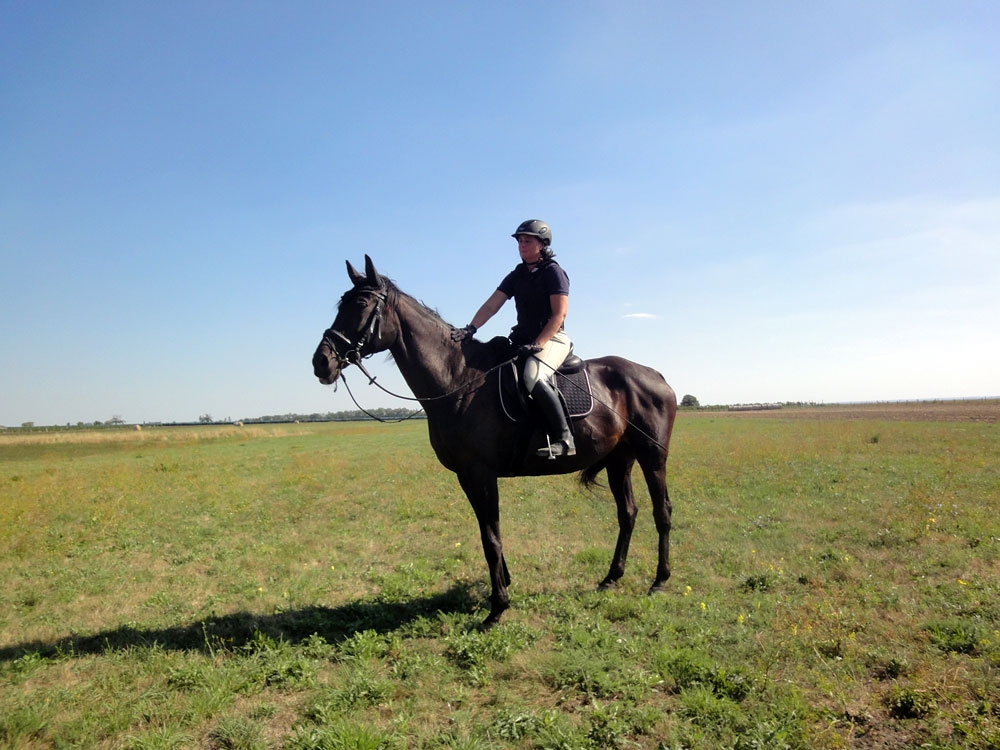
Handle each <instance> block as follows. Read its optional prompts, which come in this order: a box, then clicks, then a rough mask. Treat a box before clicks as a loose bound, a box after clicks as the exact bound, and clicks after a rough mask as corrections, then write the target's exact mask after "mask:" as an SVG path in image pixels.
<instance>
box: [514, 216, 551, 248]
mask: <svg viewBox="0 0 1000 750" xmlns="http://www.w3.org/2000/svg"><path fill="white" fill-rule="evenodd" d="M519 234H529V235H531V236H532V237H537V238H538V239H540V240H541V241H542V244H543V245H545V247H548V246H549V245H551V244H552V230H551V229H549V225H548V224H546V223H545V222H544V221H541V220H539V219H528V220H527V221H522V222H521V224H520V225H519V226H518V227H517V229H515V230H514V234H512V235H511V237H515V238H516V237H517V235H519Z"/></svg>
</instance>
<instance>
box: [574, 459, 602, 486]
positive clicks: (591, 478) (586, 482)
mask: <svg viewBox="0 0 1000 750" xmlns="http://www.w3.org/2000/svg"><path fill="white" fill-rule="evenodd" d="M607 463H608V462H607V460H606V459H603V458H602V459H601V460H600V461H598V462H597V463H596V464H592V465H590V466H588V467H587V468H586V469H584V470H583V471H581V472H580V484H582V485H583V486H584V487H585V488H586V489H588V490H592V489H594V487H598V486H600V482H598V481H597V475H598V474H600V473H601V472H602V471H604V467H605V466H607Z"/></svg>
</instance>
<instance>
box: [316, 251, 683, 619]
mask: <svg viewBox="0 0 1000 750" xmlns="http://www.w3.org/2000/svg"><path fill="white" fill-rule="evenodd" d="M347 275H348V277H349V279H350V281H351V283H352V287H351V288H349V289H348V290H347V292H345V293H344V295H343V297H342V298H341V300H340V303H339V305H338V310H337V316H336V319H335V320H334V321H333V324H332V325H331V326H330V327H329V328H328V329H327V330H326V331H325V332H324V333H323V338H322V340H321V341H320V344H319V346H318V347H317V348H316V351H315V354H314V355H313V360H312V364H313V373H314V374H315V376H316V377H317V378H318V379H319V381H320V383H323V384H324V385H330V384H333V383H335V382H336V381H337V379H338V377H339V376H340V373H341V371H342V370H343V368H345V367H347V366H348V365H350V364H354V365H357V366H358V367H360V368H361V369H362V371H364V366H363V364H362V362H361V360H362V359H363V358H366V357H368V356H370V355H372V354H375V353H377V352H382V351H386V350H388V351H389V352H390V353H391V355H392V357H393V360H394V361H395V363H396V366H397V367H398V368H399V371H400V374H401V375H402V376H403V379H404V380H405V381H406V384H407V386H408V387H409V388H410V390H411V391H412V392H413V394H414V396H415V397H416V399H415V400H417V401H419V402H420V404H421V406H422V407H423V409H424V411H425V412H426V415H427V426H428V431H429V435H430V443H431V446H432V447H433V449H434V453H435V454H436V456H437V458H438V460H439V461H440V462H441V464H442V465H443V466H444V467H445V468H447V469H449V470H450V471H452V472H454V473H455V474H456V476H457V477H458V481H459V484H460V485H461V487H462V490H463V491H464V492H465V495H466V496H467V498H468V500H469V503H470V504H471V505H472V509H473V511H474V512H475V515H476V520H477V521H478V523H479V532H480V536H481V538H482V545H483V553H484V555H485V557H486V564H487V567H488V568H489V574H490V584H491V589H492V590H491V593H490V612H489V615H488V616H487V617H486V619H485V620H483V622H482V623H481V625H480V627H481V628H482V629H484V630H485V629H488V628H490V627H492V626H493V625H495V624H496V623H497V622H498V621H499V620H500V617H501V615H502V614H503V613H504V612H505V611H506V610H507V609H508V608H509V607H510V598H509V595H508V592H507V587H508V586H509V585H510V581H511V578H510V572H509V571H508V569H507V562H506V560H505V559H504V554H503V543H502V541H501V537H500V496H499V487H498V481H497V480H498V477H501V476H504V477H507V476H543V475H551V474H568V473H571V472H579V473H580V474H579V478H580V481H581V482H582V483H583V484H584V485H585V486H592V485H595V484H597V480H596V477H597V475H598V473H599V472H600V471H601V470H606V472H607V481H608V485H609V488H610V490H611V494H612V495H613V497H614V500H615V504H616V505H617V509H618V541H617V544H616V545H615V550H614V555H613V557H612V560H611V567H610V569H609V571H608V574H607V576H606V577H605V578H604V580H602V581H601V582H600V584H599V585H598V588H599V589H602V590H603V589H608V588H611V587H613V586H614V585H615V584H616V582H617V581H618V580H619V579H620V578H621V577H622V576H623V575H624V573H625V562H626V559H627V557H628V551H629V543H630V541H631V538H632V530H633V528H634V526H635V520H636V515H637V509H636V503H635V499H634V497H633V493H632V468H633V466H634V464H635V462H636V461H638V462H639V466H640V468H641V469H642V473H643V476H644V477H645V480H646V486H647V488H648V490H649V496H650V499H651V500H652V504H653V520H654V522H655V524H656V531H657V534H658V537H659V541H658V548H657V551H658V561H657V566H656V577H655V579H654V580H653V583H652V585H651V586H650V589H649V593H650V594H655V593H663V592H665V590H666V582H667V579H668V578H669V577H670V516H671V510H672V508H671V503H670V497H669V495H668V492H667V483H666V465H667V453H668V448H669V445H670V435H671V432H672V431H673V425H674V419H675V418H676V416H677V396H676V395H675V393H674V391H673V389H672V388H671V387H670V386H669V385H668V384H667V382H666V380H664V378H663V376H662V375H661V374H660V373H659V372H657V371H656V370H653V369H651V368H649V367H646V366H644V365H640V364H636V363H635V362H631V361H629V360H627V359H623V358H621V357H615V356H606V357H599V358H596V359H589V360H584V361H583V362H584V365H585V367H586V370H587V374H588V376H589V380H590V384H591V388H592V391H593V400H594V402H595V403H596V406H595V408H594V409H592V410H591V412H590V414H588V415H587V416H585V417H584V418H582V419H580V420H576V421H575V422H574V424H573V432H574V434H575V439H576V450H577V452H576V455H575V456H563V457H560V458H558V459H555V460H552V459H549V458H547V457H544V456H538V455H536V453H535V451H534V450H525V441H524V437H523V436H524V427H523V425H518V424H516V423H512V422H511V421H510V420H509V419H508V418H507V417H506V416H505V415H504V414H503V413H502V410H501V405H500V398H501V396H500V390H499V388H498V387H496V385H495V383H494V384H492V385H491V386H490V387H487V385H486V383H487V381H492V380H493V378H492V377H490V376H491V374H492V373H493V372H494V371H495V370H497V367H498V362H497V353H496V347H495V346H492V345H491V342H483V341H479V340H477V339H475V338H473V337H468V338H466V339H464V340H462V341H461V342H455V341H452V338H451V330H452V326H451V325H449V324H448V323H446V322H445V321H444V320H443V319H442V318H441V317H440V316H439V315H438V314H437V313H436V312H434V311H433V310H431V309H430V308H428V307H427V306H425V305H424V304H423V303H421V302H419V301H417V300H416V299H415V298H413V297H411V296H410V295H408V294H406V293H405V292H403V291H401V290H400V289H399V288H398V287H397V286H396V285H395V283H394V282H392V281H391V280H390V279H388V278H387V277H385V276H383V275H381V274H380V273H379V272H378V271H377V270H376V269H375V265H374V264H373V263H372V260H371V258H370V257H369V256H367V255H366V256H365V273H363V274H362V273H360V272H358V271H357V270H356V269H355V268H354V267H353V266H352V265H351V263H350V261H347ZM535 437H536V438H537V439H539V440H540V441H541V443H542V445H544V433H542V432H535Z"/></svg>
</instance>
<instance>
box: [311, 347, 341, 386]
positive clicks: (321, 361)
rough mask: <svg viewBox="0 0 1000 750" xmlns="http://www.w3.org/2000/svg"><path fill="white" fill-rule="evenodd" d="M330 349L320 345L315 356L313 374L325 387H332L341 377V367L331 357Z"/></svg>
mask: <svg viewBox="0 0 1000 750" xmlns="http://www.w3.org/2000/svg"><path fill="white" fill-rule="evenodd" d="M331 353H332V352H330V350H329V347H327V346H325V345H324V344H320V347H319V349H317V350H316V353H315V354H314V355H313V374H314V375H315V376H316V377H317V378H319V382H321V383H322V384H323V385H330V384H331V383H333V382H334V381H335V380H336V379H337V378H338V377H339V376H340V366H339V365H338V364H337V363H336V362H335V361H334V360H333V358H332V357H331V356H330V354H331Z"/></svg>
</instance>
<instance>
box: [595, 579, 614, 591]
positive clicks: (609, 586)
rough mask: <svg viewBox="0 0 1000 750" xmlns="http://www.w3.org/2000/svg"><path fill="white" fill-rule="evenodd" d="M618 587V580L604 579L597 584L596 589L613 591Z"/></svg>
mask: <svg viewBox="0 0 1000 750" xmlns="http://www.w3.org/2000/svg"><path fill="white" fill-rule="evenodd" d="M616 588H618V581H612V580H610V579H609V580H604V581H601V582H600V583H599V584H597V590H598V591H613V590H614V589H616Z"/></svg>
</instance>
